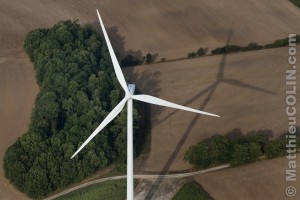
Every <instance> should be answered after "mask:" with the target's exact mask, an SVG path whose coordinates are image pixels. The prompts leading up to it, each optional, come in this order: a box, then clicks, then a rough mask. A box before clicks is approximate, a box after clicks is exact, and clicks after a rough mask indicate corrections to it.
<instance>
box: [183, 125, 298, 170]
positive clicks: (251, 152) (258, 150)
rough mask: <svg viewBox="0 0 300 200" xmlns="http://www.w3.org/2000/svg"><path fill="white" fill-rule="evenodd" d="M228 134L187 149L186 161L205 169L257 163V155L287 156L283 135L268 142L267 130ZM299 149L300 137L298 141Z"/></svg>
mask: <svg viewBox="0 0 300 200" xmlns="http://www.w3.org/2000/svg"><path fill="white" fill-rule="evenodd" d="M231 133H232V132H230V133H228V134H226V135H225V136H223V135H217V136H213V137H211V138H209V139H207V140H204V141H201V142H199V143H197V144H196V145H192V146H190V147H189V149H188V151H187V152H186V154H185V158H184V159H185V160H186V161H188V162H189V163H190V164H192V165H194V166H195V167H202V168H207V167H209V166H210V165H218V164H224V163H230V164H231V166H238V165H242V164H246V163H250V162H255V161H257V160H258V159H259V158H260V156H263V155H264V156H265V157H266V158H274V157H278V156H282V155H285V154H286V144H287V142H288V139H287V138H286V137H285V136H282V137H279V138H277V139H275V140H270V135H271V134H270V131H268V130H259V131H251V132H249V133H248V134H246V135H242V133H241V132H239V134H238V136H236V137H232V136H231ZM296 144H297V147H298V148H299V147H300V138H298V139H297V142H296Z"/></svg>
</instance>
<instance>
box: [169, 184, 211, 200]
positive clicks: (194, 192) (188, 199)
mask: <svg viewBox="0 0 300 200" xmlns="http://www.w3.org/2000/svg"><path fill="white" fill-rule="evenodd" d="M199 199H201V200H212V198H211V197H210V196H209V194H208V193H207V192H206V191H204V190H203V188H202V187H201V186H200V185H199V184H197V183H195V182H189V183H186V184H184V185H183V186H182V188H181V189H180V190H179V191H178V192H177V193H176V195H175V196H174V198H173V200H199Z"/></svg>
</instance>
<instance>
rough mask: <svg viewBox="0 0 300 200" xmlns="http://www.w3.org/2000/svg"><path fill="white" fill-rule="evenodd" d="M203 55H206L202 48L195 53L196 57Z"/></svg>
mask: <svg viewBox="0 0 300 200" xmlns="http://www.w3.org/2000/svg"><path fill="white" fill-rule="evenodd" d="M205 54H206V52H205V49H203V48H200V49H198V51H197V55H198V56H204V55H205Z"/></svg>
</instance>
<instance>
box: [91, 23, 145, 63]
mask: <svg viewBox="0 0 300 200" xmlns="http://www.w3.org/2000/svg"><path fill="white" fill-rule="evenodd" d="M91 26H92V27H93V28H94V29H95V30H96V31H97V33H99V34H101V35H103V33H102V31H101V28H100V26H99V22H98V21H96V22H94V23H92V24H91ZM106 31H107V34H108V37H109V39H110V42H111V44H112V46H113V48H114V49H116V50H117V51H116V52H115V53H116V55H117V57H119V58H123V57H125V56H126V55H129V54H131V55H133V56H134V57H136V58H142V52H141V51H140V50H137V51H134V50H132V49H126V48H125V37H124V36H122V35H121V34H120V32H119V30H118V27H117V26H111V27H106ZM103 42H105V41H104V40H103Z"/></svg>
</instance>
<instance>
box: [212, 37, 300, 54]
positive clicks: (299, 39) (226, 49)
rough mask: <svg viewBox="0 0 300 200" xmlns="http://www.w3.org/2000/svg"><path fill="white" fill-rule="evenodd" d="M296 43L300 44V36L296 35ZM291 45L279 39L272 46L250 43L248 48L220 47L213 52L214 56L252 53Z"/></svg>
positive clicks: (285, 40) (286, 39)
mask: <svg viewBox="0 0 300 200" xmlns="http://www.w3.org/2000/svg"><path fill="white" fill-rule="evenodd" d="M296 43H297V44H299V43H300V35H296ZM288 45H289V38H285V39H279V40H276V41H275V42H273V43H272V44H267V45H264V46H263V45H258V44H257V43H250V44H248V45H247V46H244V47H242V46H237V45H226V46H224V47H218V48H216V49H214V50H212V51H211V54H212V55H218V54H226V53H233V52H240V51H252V50H260V49H270V48H277V47H285V46H288Z"/></svg>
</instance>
